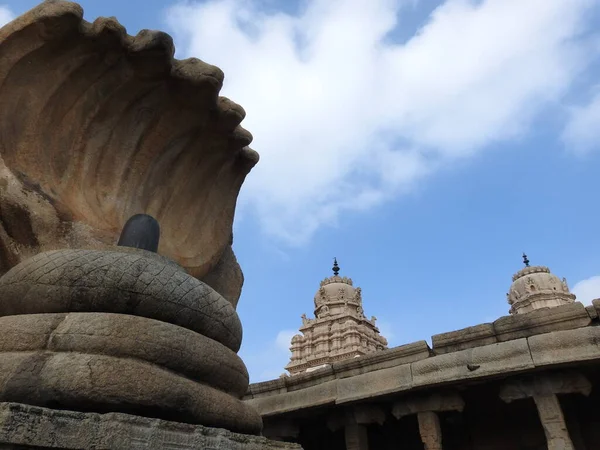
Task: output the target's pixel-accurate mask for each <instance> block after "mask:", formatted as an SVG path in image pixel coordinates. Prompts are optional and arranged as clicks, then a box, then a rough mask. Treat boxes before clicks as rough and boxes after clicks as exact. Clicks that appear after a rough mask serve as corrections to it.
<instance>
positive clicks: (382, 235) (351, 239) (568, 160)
mask: <svg viewBox="0 0 600 450" xmlns="http://www.w3.org/2000/svg"><path fill="white" fill-rule="evenodd" d="M80 3H81V4H82V6H83V7H84V9H85V15H86V18H87V19H88V20H93V19H94V18H95V17H97V16H99V15H105V16H116V17H117V18H118V19H119V21H120V22H121V23H122V24H124V25H125V26H126V27H127V29H128V31H129V32H130V33H131V34H133V33H136V32H137V31H138V30H139V29H142V28H154V29H162V30H164V31H167V32H169V33H170V34H171V35H172V36H173V37H174V39H175V44H176V46H177V55H178V57H181V58H183V57H188V56H196V57H199V58H200V59H203V60H205V61H207V62H209V63H211V64H215V65H217V66H219V67H221V68H222V69H223V70H224V72H225V76H226V81H225V86H224V88H223V92H222V93H223V95H226V96H228V97H230V98H231V99H232V100H234V101H236V102H238V103H240V104H241V105H242V106H243V107H244V108H245V109H246V111H247V118H246V120H245V121H244V123H243V125H244V126H245V127H246V128H247V129H248V130H249V131H251V132H252V133H253V135H254V138H255V140H254V143H253V145H252V147H253V148H254V149H256V150H257V151H258V152H259V153H260V154H261V158H262V159H261V162H260V163H259V165H258V166H257V167H256V168H255V170H254V171H253V172H252V173H251V174H250V176H249V177H248V179H247V182H246V184H245V185H244V187H243V188H242V195H241V197H240V202H239V205H238V214H237V217H236V222H235V243H234V249H235V252H236V254H237V256H238V259H239V260H240V263H241V265H242V268H243V269H244V273H245V276H246V284H245V287H244V291H243V294H242V299H241V300H240V304H239V307H238V311H239V313H240V316H241V318H242V322H243V324H244V329H245V335H244V343H243V346H242V350H241V355H242V357H243V358H244V360H245V361H246V364H247V365H248V368H249V371H250V374H251V379H252V381H261V380H265V379H270V378H274V377H276V376H278V375H279V374H280V373H282V372H283V366H284V365H285V364H286V363H287V359H288V357H289V352H288V351H287V347H288V345H289V339H290V337H291V335H292V334H293V333H294V331H295V330H297V329H298V328H299V326H300V324H301V320H300V315H301V314H302V313H307V314H309V315H310V314H311V313H312V305H313V296H314V294H315V292H316V290H317V288H318V286H319V281H320V280H321V279H322V278H324V277H326V276H329V275H330V273H331V270H330V267H331V264H332V259H333V257H334V256H336V257H337V258H338V260H339V262H340V266H341V267H342V271H341V273H342V274H343V275H345V276H350V277H352V278H353V279H354V281H355V284H356V285H359V286H361V287H362V289H363V299H364V303H365V305H364V306H365V312H366V314H367V315H369V316H370V315H375V316H377V317H378V319H379V321H378V323H379V324H380V326H381V329H382V332H383V334H384V335H386V337H387V338H388V340H389V341H390V345H392V346H395V345H401V344H405V343H409V342H413V341H416V340H421V339H426V340H428V341H429V340H430V336H431V335H432V334H435V333H440V332H445V331H451V330H455V329H459V328H462V327H465V326H470V325H475V324H478V323H482V322H486V321H492V320H495V319H496V318H497V317H499V316H501V315H505V314H507V311H508V304H507V303H506V297H505V293H506V292H507V291H508V288H509V286H510V282H511V276H512V274H513V273H514V272H516V271H517V270H518V269H519V268H520V267H521V266H522V263H521V253H522V252H523V251H525V252H527V254H528V255H529V258H530V260H531V262H532V264H540V265H547V266H549V267H550V268H551V270H552V271H553V272H554V273H555V274H557V275H558V276H560V277H563V276H564V277H566V278H567V279H568V281H569V284H570V286H571V288H572V289H573V290H575V293H576V294H578V295H579V298H580V299H581V300H582V301H583V302H584V303H586V304H587V303H589V302H590V301H591V299H592V298H596V297H600V241H599V239H598V232H599V230H600V227H599V223H600V208H599V204H600V202H599V194H600V177H599V176H598V173H599V169H600V151H599V150H600V146H599V142H600V70H599V69H600V34H598V33H597V32H596V30H598V29H600V27H599V26H598V25H600V1H594V0H477V1H475V0H446V1H442V2H439V1H433V0H369V1H368V2H367V1H365V0H335V1H331V0H306V1H303V2H299V3H297V2H292V1H289V0H285V1H281V0H280V1H276V0H264V1H250V0H247V1H242V0H216V1H209V2H199V1H198V2H196V1H187V2H178V1H162V0H160V1H159V0H150V1H148V0H146V1H144V2H142V1H138V0H129V1H127V2H125V1H114V0H104V1H97V0H83V1H81V2H80ZM0 4H3V5H4V6H3V7H2V9H0V20H6V19H7V18H8V17H9V16H14V15H17V14H20V13H22V12H24V11H25V10H27V9H28V8H30V7H32V6H34V5H35V4H37V2H36V1H33V0H31V1H30V0H13V1H7V0H0Z"/></svg>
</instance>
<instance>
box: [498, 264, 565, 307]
mask: <svg viewBox="0 0 600 450" xmlns="http://www.w3.org/2000/svg"><path fill="white" fill-rule="evenodd" d="M523 263H524V264H525V267H524V268H523V269H521V270H519V271H518V272H517V273H516V274H514V275H513V277H512V280H513V283H512V285H511V286H510V290H509V292H508V294H506V297H507V300H508V303H509V305H510V310H509V313H510V314H523V313H528V312H531V311H533V310H535V309H539V308H550V307H554V306H560V305H565V304H568V303H573V302H574V301H575V295H574V294H572V293H571V291H569V286H568V284H567V280H566V279H565V278H563V279H562V280H561V279H560V278H558V277H557V276H556V275H553V274H552V273H551V272H550V269H549V268H548V267H545V266H530V265H529V259H528V258H527V255H526V254H525V253H523Z"/></svg>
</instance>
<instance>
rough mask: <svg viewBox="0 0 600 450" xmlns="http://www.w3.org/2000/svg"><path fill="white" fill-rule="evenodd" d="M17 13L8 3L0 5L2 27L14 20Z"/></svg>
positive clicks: (0, 24) (0, 23) (0, 25)
mask: <svg viewBox="0 0 600 450" xmlns="http://www.w3.org/2000/svg"><path fill="white" fill-rule="evenodd" d="M14 18H15V15H14V14H13V12H12V11H11V9H10V8H9V7H8V6H6V5H0V27H2V26H4V25H6V24H7V23H8V22H10V21H11V20H13V19H14Z"/></svg>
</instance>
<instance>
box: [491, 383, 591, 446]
mask: <svg viewBox="0 0 600 450" xmlns="http://www.w3.org/2000/svg"><path fill="white" fill-rule="evenodd" d="M591 390H592V385H591V384H590V382H589V381H588V380H587V379H586V378H585V377H584V376H583V375H582V374H580V373H577V372H555V373H552V374H545V375H532V376H528V377H522V378H518V379H515V380H511V381H509V382H508V383H506V385H505V386H504V387H503V388H502V389H501V391H500V398H501V399H502V400H503V401H505V402H506V403H510V402H512V401H513V400H519V399H523V398H532V399H533V401H534V402H535V405H536V407H537V411H538V415H539V418H540V422H541V423H542V427H543V428H544V433H545V435H546V442H547V444H548V450H574V449H575V447H574V446H573V442H572V441H571V437H570V436H569V430H568V429H567V425H566V423H565V418H564V415H563V412H562V409H561V407H560V403H559V401H558V397H557V396H556V395H557V394H573V393H575V394H583V395H586V396H587V395H589V394H590V392H591Z"/></svg>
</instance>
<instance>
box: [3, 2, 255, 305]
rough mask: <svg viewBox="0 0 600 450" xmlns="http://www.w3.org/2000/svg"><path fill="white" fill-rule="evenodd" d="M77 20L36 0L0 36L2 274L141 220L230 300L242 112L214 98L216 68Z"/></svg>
mask: <svg viewBox="0 0 600 450" xmlns="http://www.w3.org/2000/svg"><path fill="white" fill-rule="evenodd" d="M82 17H83V11H82V9H81V7H80V6H79V5H77V4H75V3H71V2H66V1H60V0H48V1H45V2H43V3H41V4H40V5H39V6H37V7H36V8H34V9H33V10H31V11H29V12H28V13H26V14H24V15H23V16H21V17H19V18H17V19H16V20H15V21H13V22H11V23H9V24H7V25H6V26H4V27H3V28H1V29H0V105H2V108H0V124H1V125H0V274H1V273H4V272H6V271H7V270H8V269H9V268H10V267H12V266H14V265H16V264H18V263H19V262H20V261H22V260H24V259H26V258H28V257H31V256H33V255H35V254H37V253H39V252H40V251H47V250H53V249H60V248H95V249H102V248H106V247H110V246H111V245H113V244H114V242H115V241H116V238H117V236H118V234H119V233H120V231H121V228H122V226H123V224H124V223H125V221H126V220H127V219H128V218H129V217H131V216H132V215H134V214H138V213H146V214H150V215H151V216H153V217H155V218H156V219H157V220H158V221H159V223H160V224H161V228H162V238H161V243H160V248H159V252H160V253H161V254H163V255H165V256H166V257H168V258H170V259H173V260H174V261H176V262H177V263H178V264H180V265H181V266H182V267H184V268H185V269H186V270H187V271H188V273H190V274H191V275H193V276H195V277H196V278H198V279H201V280H205V281H206V282H207V283H208V284H210V285H211V286H212V287H213V288H215V289H216V290H217V291H219V292H220V293H221V294H222V295H224V296H225V297H226V298H227V299H228V300H230V301H231V302H232V303H233V304H234V305H235V304H236V303H237V300H238V298H239V295H240V292H241V286H242V282H243V277H242V273H241V270H240V268H239V266H238V264H237V261H236V259H235V256H234V255H233V252H232V250H231V240H232V223H233V217H234V211H235V204H236V200H237V196H238V193H239V189H240V187H241V185H242V183H243V181H244V179H245V177H246V175H247V174H248V173H249V171H250V170H251V169H252V167H253V166H254V165H255V164H256V163H257V161H258V154H257V153H256V152H255V151H254V150H251V149H250V148H249V147H248V145H249V144H250V142H251V140H252V136H251V135H250V133H249V132H247V131H246V130H244V129H243V128H241V127H240V126H239V124H240V122H241V121H242V119H243V118H244V116H245V112H244V110H243V109H242V108H241V107H240V106H238V105H236V104H235V103H233V102H231V101H230V100H228V99H227V98H224V97H219V91H220V89H221V87H222V84H223V78H224V76H223V72H222V71H221V70H220V69H219V68H217V67H215V66H211V65H209V64H206V63H204V62H202V61H200V60H198V59H194V58H192V59H186V60H182V61H178V60H175V59H174V58H173V56H174V46H173V42H172V40H171V38H170V36H168V35H167V34H165V33H162V32H156V31H148V30H143V31H141V32H140V33H139V34H138V35H137V36H129V35H127V33H126V31H125V29H124V28H123V27H122V26H121V25H120V24H119V23H118V22H117V20H116V19H114V18H99V19H97V20H96V21H94V22H93V23H88V22H86V21H84V20H83V19H82Z"/></svg>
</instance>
